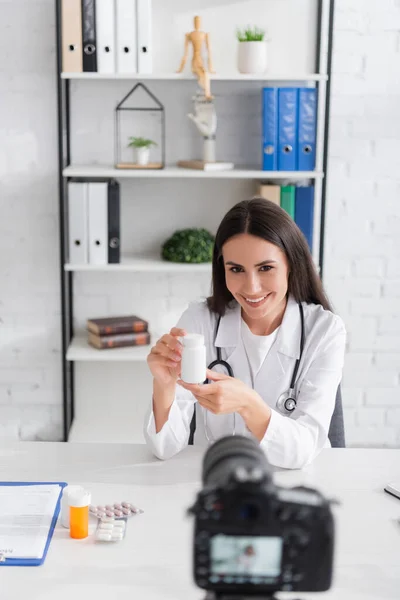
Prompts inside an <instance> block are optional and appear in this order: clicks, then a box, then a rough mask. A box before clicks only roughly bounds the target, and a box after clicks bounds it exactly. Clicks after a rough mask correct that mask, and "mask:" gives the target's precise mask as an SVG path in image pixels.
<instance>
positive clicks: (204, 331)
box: [144, 198, 346, 468]
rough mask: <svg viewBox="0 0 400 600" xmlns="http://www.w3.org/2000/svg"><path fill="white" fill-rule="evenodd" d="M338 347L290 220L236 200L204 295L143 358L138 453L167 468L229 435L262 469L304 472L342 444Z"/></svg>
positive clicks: (267, 205)
mask: <svg viewBox="0 0 400 600" xmlns="http://www.w3.org/2000/svg"><path fill="white" fill-rule="evenodd" d="M345 343H346V330H345V327H344V324H343V322H342V320H341V319H340V317H339V316H337V315H335V314H334V313H333V310H332V308H331V306H330V303H329V300H328V298H327V296H326V294H325V291H324V289H323V286H322V282H321V280H320V278H319V275H318V273H317V272H316V270H315V267H314V263H313V259H312V256H311V252H310V249H309V247H308V244H307V241H306V239H305V237H304V236H303V234H302V233H301V231H300V229H299V228H298V227H297V225H296V224H295V222H294V221H293V219H292V218H291V217H290V216H289V215H288V214H287V213H286V212H285V211H284V210H283V209H282V208H280V207H279V206H277V205H276V204H274V203H272V202H270V201H268V200H265V199H263V198H253V199H252V200H244V201H243V202H239V203H238V204H236V205H235V206H233V207H232V208H231V209H230V210H229V211H228V212H227V214H226V215H225V216H224V217H223V219H222V221H221V223H220V225H219V227H218V230H217V233H216V236H215V243H214V249H213V259H212V291H211V295H210V296H209V297H208V298H207V299H206V300H205V301H204V300H203V301H198V302H193V303H191V304H190V305H189V307H188V308H187V310H186V311H185V312H184V313H183V315H182V316H181V318H180V320H179V322H178V323H177V326H176V327H173V328H172V329H171V331H169V332H168V333H165V334H164V335H163V336H162V337H161V338H160V339H159V340H158V341H157V342H156V344H155V345H154V346H153V348H152V349H151V351H150V354H149V355H148V358H147V363H148V366H149V368H150V371H151V373H152V376H153V397H152V400H151V405H150V407H149V411H148V414H147V416H146V420H145V424H144V435H145V438H146V442H147V444H148V445H149V446H150V448H151V449H152V451H153V453H154V454H155V455H156V456H157V457H158V458H161V459H168V458H170V457H171V456H173V455H174V454H176V453H177V452H180V450H182V449H183V448H184V447H185V446H186V445H187V444H195V445H201V446H207V445H208V444H210V443H212V442H214V441H216V440H217V439H219V438H221V437H224V436H227V435H235V434H239V435H244V436H247V437H251V438H253V439H255V440H256V441H257V442H258V443H259V444H260V446H261V448H262V450H263V451H264V452H265V454H266V456H267V458H268V461H269V462H270V463H271V464H273V465H276V466H279V467H284V468H301V467H303V466H305V465H307V464H309V463H310V462H311V461H312V460H313V459H314V458H315V457H316V456H317V455H318V454H319V452H320V451H321V450H322V448H326V447H330V446H331V445H335V446H343V445H344V433H343V421H342V418H341V415H342V412H341V411H342V407H341V399H340V387H339V386H340V382H341V378H342V369H343V361H344V351H345ZM206 367H208V368H207V370H206ZM207 384H210V385H207Z"/></svg>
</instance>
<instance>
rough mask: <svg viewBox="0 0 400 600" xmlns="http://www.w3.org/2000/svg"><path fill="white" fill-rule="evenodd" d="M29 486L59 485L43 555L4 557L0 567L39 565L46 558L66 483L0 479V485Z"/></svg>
mask: <svg viewBox="0 0 400 600" xmlns="http://www.w3.org/2000/svg"><path fill="white" fill-rule="evenodd" d="M22 485H23V486H29V485H59V486H60V494H59V496H58V500H57V504H56V508H55V511H54V514H53V518H52V520H51V525H50V529H49V534H48V536H47V541H46V545H45V547H44V551H43V555H42V556H41V558H6V559H5V560H3V561H0V567H39V566H41V565H42V564H43V563H44V561H45V560H46V556H47V551H48V549H49V546H50V542H51V540H52V537H53V533H54V528H55V526H56V523H57V519H58V515H59V513H60V506H61V496H62V492H63V489H64V488H65V487H66V485H67V483H65V482H64V481H0V487H4V486H22Z"/></svg>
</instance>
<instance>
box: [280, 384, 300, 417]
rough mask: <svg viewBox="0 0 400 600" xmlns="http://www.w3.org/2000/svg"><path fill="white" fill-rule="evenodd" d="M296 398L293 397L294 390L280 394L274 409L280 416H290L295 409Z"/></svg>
mask: <svg viewBox="0 0 400 600" xmlns="http://www.w3.org/2000/svg"><path fill="white" fill-rule="evenodd" d="M296 404H297V402H296V398H295V395H294V389H290V390H289V391H288V392H284V393H283V394H281V395H280V396H279V398H278V400H277V402H276V408H277V409H278V410H279V412H280V413H282V414H284V415H285V414H286V415H287V414H290V413H291V412H293V411H294V409H295V408H296Z"/></svg>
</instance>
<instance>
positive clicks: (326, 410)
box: [144, 297, 346, 469]
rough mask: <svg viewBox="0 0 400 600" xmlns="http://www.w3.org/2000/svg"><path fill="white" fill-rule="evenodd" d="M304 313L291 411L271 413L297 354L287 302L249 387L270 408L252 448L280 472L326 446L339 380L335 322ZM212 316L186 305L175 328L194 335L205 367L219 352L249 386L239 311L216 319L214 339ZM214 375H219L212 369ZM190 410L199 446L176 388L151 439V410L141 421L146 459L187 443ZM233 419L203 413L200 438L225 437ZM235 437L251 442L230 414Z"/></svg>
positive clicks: (296, 322) (315, 310)
mask: <svg viewBox="0 0 400 600" xmlns="http://www.w3.org/2000/svg"><path fill="white" fill-rule="evenodd" d="M303 308H304V327H305V344H304V351H303V357H302V360H301V363H300V366H299V370H298V373H297V380H296V385H295V393H296V398H297V406H296V408H295V410H294V411H293V412H292V413H291V414H288V415H283V414H282V413H280V412H278V410H277V409H276V401H277V399H278V398H279V396H280V395H281V394H282V393H283V392H286V391H287V390H288V389H289V385H290V380H291V378H292V375H293V369H294V366H295V363H296V359H297V358H298V357H299V355H300V334H301V320H300V313H299V307H298V304H297V302H296V301H295V300H294V298H292V297H289V299H288V302H287V306H286V310H285V314H284V317H283V320H282V323H281V326H280V328H279V331H278V335H277V337H276V340H275V343H274V344H273V346H272V347H271V349H270V351H269V353H268V354H267V357H266V358H265V360H264V363H263V365H262V366H261V368H260V370H259V372H258V374H257V376H256V378H255V380H254V389H255V390H256V391H257V392H258V394H259V395H260V396H261V397H262V399H263V400H264V402H266V403H267V404H268V405H269V406H270V407H271V409H272V416H271V420H270V423H269V425H268V428H267V431H266V433H265V435H264V437H263V439H262V440H261V442H260V446H261V448H262V449H263V450H264V451H265V453H266V456H267V459H268V461H269V463H270V464H272V465H275V466H279V467H285V468H291V469H296V468H302V467H304V466H305V465H307V464H309V463H310V462H311V461H312V460H313V459H314V458H315V457H316V456H317V454H318V453H319V452H320V451H321V449H322V448H325V447H330V443H329V440H328V431H329V425H330V421H331V417H332V413H333V410H334V406H335V398H336V392H337V388H338V385H339V383H340V381H341V378H342V368H343V360H344V351H345V342H346V330H345V327H344V324H343V321H342V320H341V318H340V317H338V316H337V315H334V314H333V313H332V312H330V311H328V310H325V309H324V308H322V306H320V305H316V304H306V303H304V302H303ZM216 323H217V316H216V315H215V314H214V313H211V312H210V311H209V310H208V308H207V305H206V304H205V302H201V303H200V302H198V303H193V304H191V305H190V306H189V308H188V309H187V310H186V311H185V312H184V313H183V315H182V317H181V318H180V320H179V323H178V325H177V326H178V327H181V328H183V329H185V330H186V331H187V332H188V333H202V334H203V335H204V338H205V345H206V349H207V364H209V363H211V362H212V361H213V360H215V359H216V350H215V347H216V346H219V347H220V348H221V353H222V359H224V360H227V361H228V362H229V364H230V365H231V367H232V369H233V372H234V376H235V377H237V378H238V379H240V380H241V381H243V382H244V383H246V384H247V385H248V386H249V387H252V375H251V369H250V366H249V363H248V358H247V354H246V351H245V348H244V345H243V342H242V338H241V333H240V328H241V309H240V305H239V304H238V303H236V302H234V304H233V306H232V308H230V309H228V310H227V311H226V313H225V315H224V316H223V317H222V318H221V322H220V325H219V330H218V335H217V338H216V340H214V337H215V330H216ZM218 370H222V371H223V369H221V368H219V369H218ZM194 409H195V410H196V432H195V436H194V444H196V445H204V446H207V445H208V444H209V442H208V441H207V439H206V436H205V432H204V414H203V411H204V410H205V409H203V408H202V407H201V406H200V405H199V404H198V403H197V402H196V399H195V397H194V396H193V394H192V393H191V392H189V391H187V390H185V389H183V388H181V387H180V386H177V389H176V395H175V399H174V402H173V404H172V406H171V410H170V413H169V417H168V421H167V422H166V423H165V424H164V426H163V428H162V429H161V431H159V432H158V433H156V430H155V422H154V415H153V411H152V406H150V408H149V411H148V414H147V415H146V419H145V424H144V435H145V439H146V443H147V444H148V445H149V447H150V448H151V450H152V452H153V453H154V454H155V455H156V456H157V457H158V458H160V459H167V458H170V457H171V456H173V455H174V454H176V453H177V452H179V451H180V450H182V448H184V447H185V446H186V445H187V443H188V438H189V432H190V422H191V419H192V416H193V410H194ZM233 422H234V419H233V415H232V414H228V415H214V414H213V413H210V412H209V411H207V433H208V437H209V438H210V440H211V442H213V441H215V440H217V439H218V438H220V437H223V436H226V435H232V433H233ZM236 433H237V434H241V435H245V436H248V437H253V435H252V433H251V432H250V431H249V430H248V429H247V427H246V425H245V422H244V421H243V419H242V418H241V417H240V415H238V414H236Z"/></svg>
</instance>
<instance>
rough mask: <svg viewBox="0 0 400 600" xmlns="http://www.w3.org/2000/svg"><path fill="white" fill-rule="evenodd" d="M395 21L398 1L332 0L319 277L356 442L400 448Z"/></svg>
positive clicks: (398, 56)
mask: <svg viewBox="0 0 400 600" xmlns="http://www.w3.org/2000/svg"><path fill="white" fill-rule="evenodd" d="M399 25H400V3H399V2H396V1H395V0H384V1H383V2H379V3H378V2H376V1H374V0H358V1H357V0H352V1H349V0H337V1H336V15H335V35H334V53H333V77H332V104H331V122H330V130H331V143H330V151H329V155H330V164H331V167H332V162H333V161H334V168H333V169H332V168H331V167H330V168H329V173H328V177H329V184H328V197H327V236H326V260H325V282H326V285H327V288H328V292H329V293H330V295H331V297H332V300H333V302H334V304H335V306H337V307H338V309H339V310H340V313H341V314H342V316H343V318H344V319H345V321H346V325H347V329H348V334H349V335H348V352H347V356H346V367H345V371H344V379H343V396H344V405H345V415H347V418H346V430H347V437H348V441H349V443H350V444H352V445H371V446H399V445H400V423H399V415H398V412H399V407H400V377H399V376H400V343H399V340H400V301H399V293H400V236H399V233H400V227H399V224H400V203H399V202H400V175H399V155H400V109H399V106H400V81H399V77H398V65H399V61H400V37H399ZM332 159H333V160H332ZM335 163H337V164H335Z"/></svg>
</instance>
